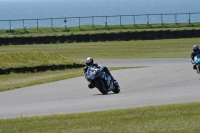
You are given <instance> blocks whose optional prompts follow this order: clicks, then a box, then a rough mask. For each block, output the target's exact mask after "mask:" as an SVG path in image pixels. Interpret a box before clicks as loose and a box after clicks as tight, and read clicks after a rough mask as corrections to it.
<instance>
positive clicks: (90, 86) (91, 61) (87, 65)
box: [83, 57, 116, 89]
mask: <svg viewBox="0 0 200 133" xmlns="http://www.w3.org/2000/svg"><path fill="white" fill-rule="evenodd" d="M89 66H96V67H97V68H100V69H101V71H103V72H105V73H106V74H108V75H109V76H110V77H111V80H113V81H114V82H115V81H116V80H115V79H114V77H113V76H112V75H111V73H110V71H109V70H108V68H107V67H106V66H102V65H98V64H97V63H95V62H94V60H93V58H92V57H88V58H87V59H86V66H85V67H84V69H83V70H84V73H86V72H87V70H88V67H89ZM88 87H89V88H90V89H92V88H94V86H93V85H92V84H88Z"/></svg>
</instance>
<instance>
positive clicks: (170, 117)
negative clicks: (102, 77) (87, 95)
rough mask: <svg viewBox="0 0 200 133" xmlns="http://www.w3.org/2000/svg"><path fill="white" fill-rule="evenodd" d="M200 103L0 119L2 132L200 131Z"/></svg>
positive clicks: (171, 132)
mask: <svg viewBox="0 0 200 133" xmlns="http://www.w3.org/2000/svg"><path fill="white" fill-rule="evenodd" d="M199 114H200V103H187V104H175V105H174V104H173V105H165V106H149V107H143V108H136V109H124V110H114V111H113V110H109V111H102V112H92V113H79V114H68V115H64V114H60V115H53V116H43V117H30V118H28V117H27V118H16V119H7V120H0V126H1V128H0V132H1V133H13V132H15V133H36V132H37V133H39V132H42V133H66V132H67V133H94V132H95V133H147V132H148V133H161V132H162V133H199V132H200V121H199V119H200V115H199Z"/></svg>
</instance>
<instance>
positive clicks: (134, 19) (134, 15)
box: [133, 15, 135, 26]
mask: <svg viewBox="0 0 200 133" xmlns="http://www.w3.org/2000/svg"><path fill="white" fill-rule="evenodd" d="M133 24H134V26H135V15H133Z"/></svg>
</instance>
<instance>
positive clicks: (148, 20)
mask: <svg viewBox="0 0 200 133" xmlns="http://www.w3.org/2000/svg"><path fill="white" fill-rule="evenodd" d="M148 26H149V14H147V27H148Z"/></svg>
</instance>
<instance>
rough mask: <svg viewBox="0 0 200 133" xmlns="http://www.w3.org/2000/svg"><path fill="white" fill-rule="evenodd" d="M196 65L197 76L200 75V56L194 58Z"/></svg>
mask: <svg viewBox="0 0 200 133" xmlns="http://www.w3.org/2000/svg"><path fill="white" fill-rule="evenodd" d="M194 64H195V65H196V67H197V74H200V54H198V55H196V56H195V57H194Z"/></svg>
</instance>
